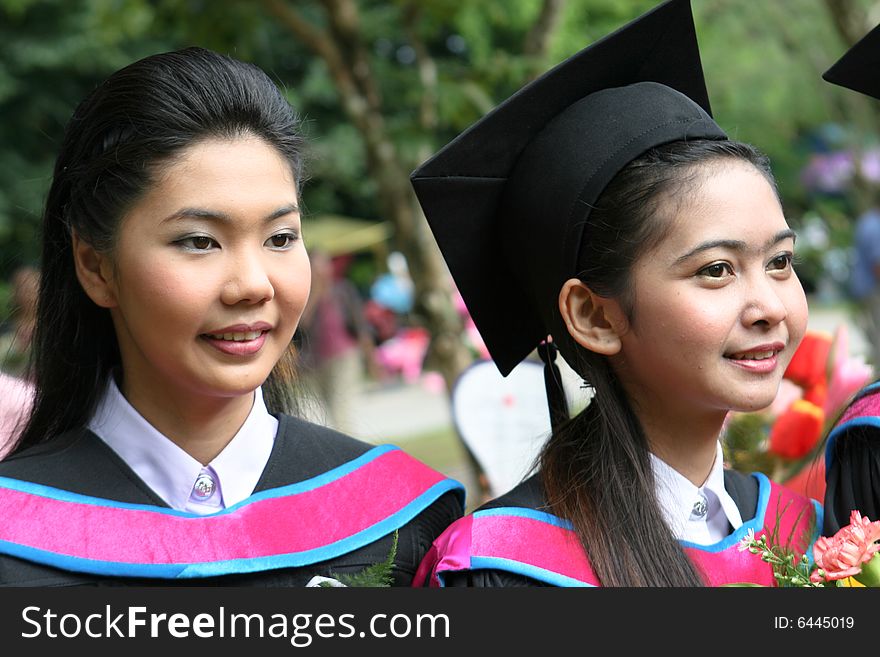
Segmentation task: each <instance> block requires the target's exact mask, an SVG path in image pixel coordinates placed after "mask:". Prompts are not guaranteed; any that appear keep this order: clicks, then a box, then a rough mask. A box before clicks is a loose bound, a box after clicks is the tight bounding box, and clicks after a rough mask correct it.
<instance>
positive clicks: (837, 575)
mask: <svg viewBox="0 0 880 657" xmlns="http://www.w3.org/2000/svg"><path fill="white" fill-rule="evenodd" d="M877 541H880V521H876V522H871V521H870V520H868V518H862V515H861V514H860V513H859V512H858V511H853V512H852V515H851V516H850V524H849V525H848V526H846V527H843V528H841V529H840V531H838V532H837V533H836V534H835V535H834V536H832V537H831V538H827V537H825V536H822V537H820V538H819V539H818V540H817V541H816V543H815V544H814V545H813V559H814V561H815V562H816V565H817V566H818V567H819V568H821V569H822V570H823V571H825V575H824V579H826V580H835V579H843V578H845V577H852V576H853V575H858V574H859V573H860V572H861V571H862V564H864V563H867V562H868V561H870V560H871V559H872V558H873V557H874V555H875V554H876V553H877V552H880V544H878V543H877ZM810 579H811V580H812V581H814V582H819V581H821V580H822V579H823V576H821V575H819V574H818V572H815V571H814V572H813V574H812V575H811V576H810Z"/></svg>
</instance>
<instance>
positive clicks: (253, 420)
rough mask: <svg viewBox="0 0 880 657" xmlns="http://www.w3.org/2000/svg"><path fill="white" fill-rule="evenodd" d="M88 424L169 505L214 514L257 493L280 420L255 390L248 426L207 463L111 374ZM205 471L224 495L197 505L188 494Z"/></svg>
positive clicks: (258, 390)
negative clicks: (164, 429) (160, 427)
mask: <svg viewBox="0 0 880 657" xmlns="http://www.w3.org/2000/svg"><path fill="white" fill-rule="evenodd" d="M88 428H89V429H90V430H91V431H92V432H93V433H95V434H96V435H97V436H98V437H99V438H101V440H103V441H104V442H105V443H107V445H108V446H109V447H110V448H111V449H112V450H113V451H114V452H116V453H117V454H118V455H119V456H120V457H121V458H122V460H123V461H125V462H126V464H127V465H128V466H129V467H130V468H131V469H132V470H134V471H135V473H136V474H137V475H138V476H139V477H140V478H141V479H142V480H143V481H144V483H146V484H147V485H148V486H149V487H150V488H151V489H152V490H153V491H154V492H155V493H156V494H157V495H158V496H159V497H161V498H162V499H163V500H164V501H165V502H166V503H167V504H168V505H169V506H170V507H171V508H173V509H177V510H178V511H193V512H196V513H210V512H211V511H212V510H214V511H216V510H219V509H222V508H224V507H228V506H231V505H233V504H236V503H238V502H241V501H242V500H244V499H245V498H247V497H249V496H250V495H251V493H253V491H254V488H255V487H256V485H257V482H258V481H259V479H260V476H261V475H262V473H263V470H264V469H265V467H266V463H267V462H268V461H269V455H270V454H271V452H272V446H273V445H274V442H275V433H276V432H277V430H278V420H276V419H275V418H274V417H273V416H272V415H270V414H269V412H268V410H267V409H266V405H265V403H264V402H263V393H262V390H261V389H260V388H257V389H256V391H255V394H254V404H253V406H252V407H251V412H250V413H249V414H248V416H247V419H246V420H245V421H244V424H242V425H241V428H240V429H239V430H238V432H237V433H236V434H235V436H233V438H232V440H231V441H229V444H228V445H226V447H225V448H224V449H223V451H222V452H220V453H219V454H218V455H217V456H216V457H215V458H214V460H213V461H211V462H210V463H209V464H208V465H207V466H205V467H203V466H202V464H201V463H200V462H199V461H197V460H196V459H194V458H193V457H192V456H190V455H189V454H187V453H186V452H185V451H184V450H183V449H181V448H180V447H178V446H177V445H176V444H175V443H174V442H172V441H171V440H170V439H169V438H167V437H166V436H164V435H163V434H161V433H160V432H159V431H157V430H156V428H155V427H153V425H151V424H150V423H149V422H147V421H146V419H144V417H143V416H142V415H141V414H140V413H138V412H137V410H136V409H135V408H134V407H133V406H132V405H131V404H130V403H129V402H128V400H127V399H126V398H125V397H124V396H123V395H122V393H121V392H120V391H119V388H118V387H117V385H116V382H115V381H114V380H113V377H110V382H109V384H108V385H107V389H106V390H105V391H104V396H103V397H102V398H101V401H100V402H99V403H98V408H97V411H96V412H95V415H94V416H93V417H92V419H91V421H90V422H89V424H88ZM203 470H210V471H212V475H214V476H215V477H216V482H217V484H218V493H221V494H222V497H221V498H220V499H214V500H213V501H212V502H210V503H209V504H208V505H207V506H206V507H205V508H203V509H198V508H194V507H193V502H192V501H191V500H190V495H191V493H192V489H193V485H194V484H195V481H196V478H197V477H198V476H199V474H200V473H201V472H202V471H203ZM216 497H217V496H216V495H215V498H216Z"/></svg>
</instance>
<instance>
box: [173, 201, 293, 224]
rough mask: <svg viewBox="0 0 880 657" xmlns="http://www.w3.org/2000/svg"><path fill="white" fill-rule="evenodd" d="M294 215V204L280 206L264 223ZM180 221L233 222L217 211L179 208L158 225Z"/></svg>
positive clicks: (230, 218)
mask: <svg viewBox="0 0 880 657" xmlns="http://www.w3.org/2000/svg"><path fill="white" fill-rule="evenodd" d="M296 213H299V206H298V205H296V204H295V203H288V204H287V205H282V206H281V207H280V208H278V209H277V210H274V211H273V212H270V213H269V214H268V215H266V217H265V219H264V221H265V222H266V223H269V222H271V221H275V220H276V219H280V218H281V217H284V216H287V215H289V214H296ZM181 219H208V220H209V221H216V222H218V223H232V222H233V221H234V219H233V217H232V216H231V215H229V214H227V213H225V212H220V211H218V210H210V209H208V208H181V209H180V210H178V211H177V212H174V213H172V214H170V215H168V216H167V217H165V218H164V219H163V220H162V221H161V222H160V223H165V222H167V221H178V220H181Z"/></svg>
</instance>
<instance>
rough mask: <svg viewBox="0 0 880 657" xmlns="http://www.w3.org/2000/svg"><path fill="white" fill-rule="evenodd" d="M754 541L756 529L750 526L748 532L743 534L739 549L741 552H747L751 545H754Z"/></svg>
mask: <svg viewBox="0 0 880 657" xmlns="http://www.w3.org/2000/svg"><path fill="white" fill-rule="evenodd" d="M754 543H755V530H754V529H752V528H749V531H748V533H746V535H745V536H743V539H742V540H741V541H740V542H739V547H738V549H739V551H740V552H745V551H746V550H748V549H749V548H750V547H752V545H754Z"/></svg>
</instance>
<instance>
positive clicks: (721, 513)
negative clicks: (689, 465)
mask: <svg viewBox="0 0 880 657" xmlns="http://www.w3.org/2000/svg"><path fill="white" fill-rule="evenodd" d="M651 467H652V469H653V471H654V480H655V490H656V494H657V501H658V503H659V504H660V508H661V510H662V512H663V516H664V519H665V520H666V524H667V525H668V526H669V528H670V529H671V530H672V533H673V535H674V536H675V537H676V538H677V539H679V540H682V541H688V542H690V543H697V544H699V545H711V544H712V543H716V542H718V541H720V540H721V539H723V538H724V537H726V536H727V535H728V525H730V526H731V527H733V528H734V529H737V528H739V527H740V525H742V524H743V520H742V515H741V514H740V512H739V507H737V506H736V502H734V501H733V498H732V497H731V496H730V494H729V493H728V492H727V489H726V488H724V451H723V450H722V448H721V443H720V442H719V443H718V447H717V449H716V452H715V461H714V463H713V464H712V470H711V471H710V472H709V476H708V477H707V478H706V481H705V483H703V485H702V486H694V484H693V483H691V481H690V480H689V479H687V477H685V476H683V475H682V474H681V473H679V472H678V471H677V470H675V469H673V468H672V467H671V466H670V465H668V464H667V463H666V462H664V461H663V460H661V459H660V458H659V457H657V456H655V455H654V454H651ZM701 494H702V496H703V498H704V499H705V501H706V504H707V506H708V509H707V513H706V515H705V516H704V517H702V518H700V517H698V516H696V515H695V514H694V513H693V509H694V503H695V502H697V501H698V500H700V499H701V497H700V495H701Z"/></svg>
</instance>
